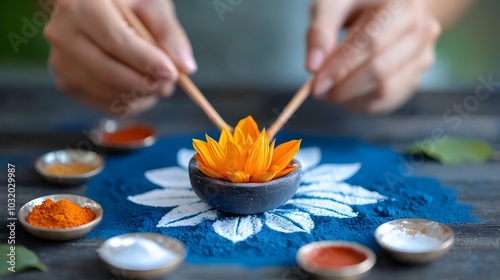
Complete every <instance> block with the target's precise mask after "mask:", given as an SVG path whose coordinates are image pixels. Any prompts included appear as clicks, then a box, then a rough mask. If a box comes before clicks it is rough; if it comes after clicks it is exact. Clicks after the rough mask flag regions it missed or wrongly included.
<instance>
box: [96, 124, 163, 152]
mask: <svg viewBox="0 0 500 280" xmlns="http://www.w3.org/2000/svg"><path fill="white" fill-rule="evenodd" d="M87 136H88V138H89V139H90V141H92V143H94V144H95V145H97V146H99V147H101V148H103V149H105V150H106V151H109V152H122V151H131V150H137V149H141V148H146V147H149V146H151V145H153V144H154V143H155V142H156V134H155V131H154V129H153V128H152V127H150V126H148V125H145V124H142V123H139V122H137V121H132V120H126V121H118V120H112V119H103V120H101V121H100V122H99V125H98V126H97V127H96V128H94V129H92V130H91V132H90V133H89V135H87Z"/></svg>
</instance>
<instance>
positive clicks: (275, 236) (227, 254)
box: [87, 134, 478, 267]
mask: <svg viewBox="0 0 500 280" xmlns="http://www.w3.org/2000/svg"><path fill="white" fill-rule="evenodd" d="M202 137H203V135H189V136H180V137H173V138H167V139H162V140H160V141H159V142H158V143H156V144H155V145H154V146H152V147H150V148H147V149H143V150H140V151H137V152H133V153H130V154H125V155H113V156H109V157H108V158H107V160H106V167H105V170H104V171H103V172H102V173H101V174H100V175H99V176H98V177H97V178H95V179H94V180H92V181H91V182H89V184H88V196H89V197H91V198H92V199H95V200H96V201H98V202H99V203H100V204H101V205H102V206H103V207H104V218H103V220H102V222H101V224H100V225H99V226H98V227H97V228H96V229H95V230H94V231H92V232H91V233H90V234H89V235H87V238H109V237H112V236H115V235H118V234H123V233H129V232H158V233H163V234H165V235H168V236H171V237H174V238H177V239H179V240H181V241H182V242H184V243H185V244H186V246H187V250H188V255H187V261H188V262H190V263H195V264H241V265H244V266H247V267H259V266H276V265H287V266H289V265H295V253H296V251H297V249H298V248H299V247H300V246H302V245H304V244H306V243H309V242H313V241H318V240H348V241H354V242H359V243H362V244H365V245H367V246H369V247H371V248H373V249H375V250H377V249H378V247H377V245H376V242H375V239H374V237H373V232H374V231H375V229H376V228H377V226H379V225H380V224H382V223H384V222H387V221H390V220H394V219H399V218H426V219H431V220H435V221H438V222H441V223H447V224H460V223H477V222H478V220H477V219H476V218H474V217H472V216H471V214H470V210H471V207H470V206H468V205H463V204H459V203H458V202H457V198H456V194H455V192H454V190H452V189H449V188H443V187H442V186H441V185H440V184H439V182H438V181H436V180H434V179H430V178H414V177H405V176H404V167H405V162H403V161H402V160H401V159H402V157H401V156H400V155H399V154H397V153H395V152H394V151H393V150H391V149H389V148H387V147H377V146H373V145H370V144H367V143H364V142H362V141H359V140H356V139H340V138H321V137H311V136H306V135H292V134H280V135H279V136H278V141H280V142H284V141H287V140H289V139H298V138H302V139H303V140H302V147H310V146H318V147H319V148H320V149H321V152H322V160H321V164H322V163H354V162H360V163H361V164H362V169H361V170H360V171H359V172H358V173H357V174H356V175H354V176H353V177H352V178H350V179H349V180H347V181H346V182H347V183H350V184H353V185H358V186H363V187H364V188H366V189H368V190H370V191H376V192H378V193H380V194H381V195H384V196H386V197H388V199H387V200H384V201H382V202H379V203H375V204H367V205H357V206H351V207H352V208H353V209H354V211H356V212H358V216H357V217H355V218H346V219H339V218H333V217H320V216H312V215H311V217H312V220H313V221H314V224H315V227H314V229H313V230H312V231H311V233H310V234H309V233H304V232H301V233H290V234H284V233H281V232H277V231H273V230H270V229H269V228H267V227H265V226H264V227H263V228H262V231H261V232H259V233H258V234H256V235H254V236H252V237H250V238H248V239H246V240H244V241H241V242H238V243H233V242H232V241H230V240H227V239H225V238H223V237H221V236H219V235H217V234H216V233H215V232H214V230H213V228H212V224H213V221H204V222H202V223H200V224H198V225H196V226H191V227H172V228H164V227H163V228H159V227H157V226H156V225H157V224H158V221H159V220H160V219H161V218H162V217H163V216H164V215H165V214H166V213H168V212H169V211H170V210H171V209H172V208H173V207H170V208H161V207H149V206H144V205H138V204H135V203H133V202H131V201H129V200H127V197H128V196H130V195H137V194H142V193H144V192H147V191H150V190H154V189H161V187H159V186H156V185H155V184H153V183H151V182H149V181H148V180H147V179H146V178H145V177H144V172H145V171H148V170H152V169H157V168H163V167H169V166H177V160H176V155H177V151H178V150H179V149H180V148H189V149H191V141H192V139H193V138H202ZM261 216H262V215H261Z"/></svg>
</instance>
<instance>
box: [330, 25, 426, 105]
mask: <svg viewBox="0 0 500 280" xmlns="http://www.w3.org/2000/svg"><path fill="white" fill-rule="evenodd" d="M426 44H429V42H428V40H427V38H425V37H424V34H422V33H420V32H411V33H408V34H406V35H405V36H404V37H403V38H402V39H401V40H399V41H397V42H396V43H395V44H394V45H393V46H391V47H389V48H387V49H386V50H384V51H383V52H381V53H379V54H375V55H374V57H372V58H370V59H369V60H368V61H367V62H366V63H365V64H363V65H361V67H359V68H358V69H356V70H355V71H354V72H353V73H352V74H351V75H350V76H349V77H347V78H346V79H344V80H342V81H341V82H340V83H339V84H337V86H336V87H335V88H334V89H333V90H332V91H331V92H330V93H329V99H330V100H331V101H333V102H345V101H347V100H349V99H352V98H357V97H360V96H362V95H365V94H369V93H371V92H373V90H374V89H375V90H376V92H384V89H383V84H384V81H385V80H386V79H387V78H388V77H390V76H391V75H393V74H394V73H395V72H397V71H399V69H401V68H402V67H404V65H405V64H406V63H408V61H411V60H412V59H414V58H415V57H416V56H417V55H418V54H419V53H420V52H421V51H422V48H423V47H424V46H425V45H426Z"/></svg>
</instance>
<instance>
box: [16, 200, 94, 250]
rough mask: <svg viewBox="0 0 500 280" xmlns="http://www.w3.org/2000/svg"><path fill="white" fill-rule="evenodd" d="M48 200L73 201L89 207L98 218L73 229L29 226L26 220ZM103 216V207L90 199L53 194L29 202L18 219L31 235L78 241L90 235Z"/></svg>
mask: <svg viewBox="0 0 500 280" xmlns="http://www.w3.org/2000/svg"><path fill="white" fill-rule="evenodd" d="M47 199H52V200H54V201H58V200H60V199H67V200H69V201H72V202H74V203H76V204H78V205H80V206H81V207H89V208H90V209H92V211H94V212H95V213H96V217H95V219H94V220H92V221H91V222H89V223H86V224H84V225H81V226H77V227H71V228H62V229H52V228H44V227H38V226H34V225H31V224H28V222H27V221H26V218H27V217H28V215H29V214H30V213H31V211H32V210H33V208H35V206H37V205H41V204H42V203H43V202H44V201H45V200H47ZM102 214H103V209H102V206H101V205H100V204H99V203H97V202H95V201H94V200H92V199H90V198H87V197H84V196H79V195H74V194H53V195H47V196H42V197H39V198H35V199H33V200H31V201H29V202H28V203H26V204H24V205H23V207H21V209H19V212H18V214H17V218H18V220H19V222H20V223H21V225H22V226H23V228H24V229H26V231H28V232H29V233H31V234H33V235H34V236H37V237H40V238H43V239H49V240H59V241H60V240H70V239H76V238H79V237H82V236H84V235H85V234H87V233H89V232H90V231H92V230H93V229H94V228H95V227H96V226H97V225H98V224H99V223H100V222H101V220H102Z"/></svg>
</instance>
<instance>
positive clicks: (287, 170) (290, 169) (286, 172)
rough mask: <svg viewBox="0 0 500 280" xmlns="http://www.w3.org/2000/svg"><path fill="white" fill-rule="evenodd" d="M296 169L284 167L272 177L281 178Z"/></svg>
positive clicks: (294, 167) (291, 166)
mask: <svg viewBox="0 0 500 280" xmlns="http://www.w3.org/2000/svg"><path fill="white" fill-rule="evenodd" d="M296 168H297V166H293V165H290V166H288V167H286V168H285V169H283V170H281V171H280V172H278V173H277V174H276V176H274V178H280V177H283V176H285V175H287V174H289V173H290V172H292V171H294V170H295V169H296Z"/></svg>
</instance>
